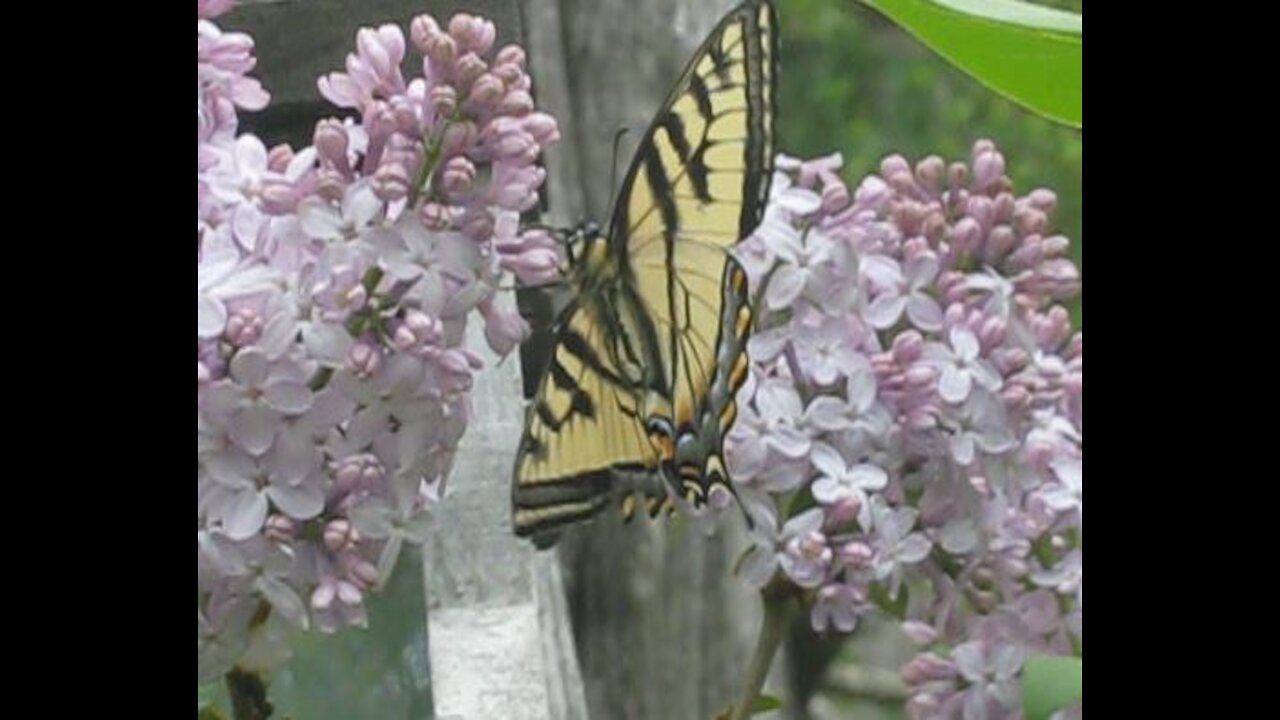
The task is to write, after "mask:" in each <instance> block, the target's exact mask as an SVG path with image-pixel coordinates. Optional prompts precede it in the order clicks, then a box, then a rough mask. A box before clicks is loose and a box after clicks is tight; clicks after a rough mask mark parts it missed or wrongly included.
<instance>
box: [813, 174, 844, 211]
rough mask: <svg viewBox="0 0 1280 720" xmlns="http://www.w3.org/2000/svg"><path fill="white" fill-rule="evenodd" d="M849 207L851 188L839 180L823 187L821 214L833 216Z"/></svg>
mask: <svg viewBox="0 0 1280 720" xmlns="http://www.w3.org/2000/svg"><path fill="white" fill-rule="evenodd" d="M848 205H849V187H848V186H847V185H845V184H844V183H843V182H840V181H839V180H838V179H837V181H836V182H830V183H827V184H825V185H823V186H822V206H821V208H820V210H821V212H824V213H828V214H833V213H837V212H839V211H840V210H842V209H844V208H845V207H847V206H848Z"/></svg>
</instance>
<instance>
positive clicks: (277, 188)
mask: <svg viewBox="0 0 1280 720" xmlns="http://www.w3.org/2000/svg"><path fill="white" fill-rule="evenodd" d="M301 199H302V198H301V197H300V193H298V192H297V191H296V190H295V189H294V187H293V183H291V182H288V181H287V180H283V179H277V178H266V179H264V180H263V181H262V187H261V189H260V191H259V194H258V200H259V206H260V207H261V208H262V211H263V212H265V213H266V214H268V215H274V216H280V215H288V214H289V213H292V212H293V211H294V210H295V209H296V208H297V207H298V201H299V200H301Z"/></svg>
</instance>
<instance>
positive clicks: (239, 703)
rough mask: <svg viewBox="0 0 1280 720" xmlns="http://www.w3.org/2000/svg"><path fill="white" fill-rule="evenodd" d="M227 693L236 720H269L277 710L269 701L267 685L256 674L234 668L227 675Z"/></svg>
mask: <svg viewBox="0 0 1280 720" xmlns="http://www.w3.org/2000/svg"><path fill="white" fill-rule="evenodd" d="M227 691H228V692H229V693H230V694H231V714H232V717H234V718H235V720H267V718H269V717H271V713H272V711H273V710H275V708H273V707H271V703H270V702H268V701H267V684H266V683H265V682H263V681H262V677H261V676H260V675H258V674H257V673H255V672H250V671H248V670H241V669H240V668H232V669H231V672H229V673H227Z"/></svg>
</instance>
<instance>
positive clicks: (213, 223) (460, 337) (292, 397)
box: [196, 0, 559, 679]
mask: <svg viewBox="0 0 1280 720" xmlns="http://www.w3.org/2000/svg"><path fill="white" fill-rule="evenodd" d="M230 5H231V2H229V1H228V0H199V20H198V24H197V31H198V32H197V50H198V52H197V56H198V72H197V78H198V86H199V93H198V94H199V102H198V105H199V117H198V133H197V155H198V163H197V213H196V214H197V236H198V241H197V260H196V264H197V284H198V303H197V320H198V323H197V365H198V368H197V370H198V372H197V384H196V405H197V417H196V435H197V471H196V475H197V486H198V490H197V499H198V503H197V515H198V521H199V524H198V530H197V568H198V571H197V575H198V586H199V607H198V632H197V635H198V644H199V676H200V678H201V679H206V678H211V677H215V676H217V675H218V674H220V673H222V672H224V671H226V670H227V669H228V668H229V667H230V666H231V665H232V664H239V665H240V666H242V667H246V668H250V669H252V668H265V667H269V666H271V665H272V664H275V663H276V662H278V661H279V660H281V659H282V658H283V657H285V656H286V655H287V642H286V640H287V639H288V637H289V634H290V633H291V632H293V631H294V629H295V628H308V627H311V626H315V627H319V628H320V629H322V630H326V631H327V630H332V629H335V628H337V627H339V626H341V625H344V624H356V625H359V624H363V623H364V621H365V609H364V597H365V594H366V593H367V592H369V591H370V590H374V589H376V588H377V587H378V586H379V585H380V584H381V583H382V582H383V581H384V580H385V579H386V577H387V575H388V574H389V572H390V571H391V568H392V567H393V566H394V563H395V559H396V557H397V555H398V552H399V549H400V547H401V546H402V543H403V542H406V541H408V542H420V541H421V540H422V539H423V537H424V530H425V527H426V525H425V520H426V513H427V511H428V509H429V507H430V506H431V504H432V503H433V502H434V501H435V500H436V499H437V497H438V495H439V493H440V492H441V489H442V483H443V481H444V479H445V478H446V477H447V475H448V473H449V470H450V467H451V465H452V462H453V457H454V453H455V450H456V448H457V444H458V440H459V438H460V436H461V435H462V433H463V431H464V429H465V428H466V425H467V420H468V417H469V416H470V405H469V403H470V399H469V390H470V388H471V384H472V374H473V373H474V372H475V371H476V370H477V369H478V368H479V367H480V365H481V362H480V358H479V356H478V355H477V354H476V353H474V352H473V351H472V350H471V349H469V348H468V347H466V346H465V344H464V336H465V328H466V323H467V321H468V318H469V317H470V316H471V314H472V311H475V310H478V311H479V313H480V315H481V316H482V318H483V320H484V322H485V336H486V338H487V340H488V342H489V344H490V345H491V346H492V347H493V349H494V350H495V351H497V352H500V353H505V352H508V351H509V350H510V349H511V348H513V347H514V346H516V345H517V344H518V343H519V341H520V340H521V339H522V337H523V336H524V334H525V333H526V332H527V326H526V325H525V324H524V322H523V321H522V320H521V319H520V317H519V315H518V314H516V313H515V311H514V310H506V309H503V308H500V307H499V305H498V303H496V302H495V294H496V292H497V289H498V286H499V282H500V280H501V279H502V278H504V277H510V275H509V273H514V274H516V275H517V276H519V277H520V278H522V279H524V280H527V281H531V282H536V281H539V280H541V279H544V278H546V277H548V276H550V275H553V274H554V273H555V272H557V270H558V267H559V258H558V255H557V253H556V246H555V244H554V243H553V241H552V240H551V239H550V238H549V237H547V236H546V234H545V233H541V232H537V231H530V232H524V233H522V232H520V230H519V227H518V225H519V223H518V220H519V214H520V213H521V212H522V211H524V210H527V209H529V208H530V207H532V206H533V204H534V203H535V201H536V198H537V190H538V187H539V186H540V185H541V184H542V182H543V179H544V172H543V170H542V169H541V168H539V167H538V166H537V164H536V160H537V157H538V155H539V153H540V152H541V151H542V149H543V148H544V147H546V146H547V145H548V144H550V143H552V142H555V141H556V140H557V139H558V130H557V127H556V122H555V120H554V119H553V118H551V117H550V116H549V115H546V114H545V113H540V112H537V111H536V109H535V108H534V105H533V101H532V98H531V96H530V79H529V76H528V74H527V73H526V71H525V55H524V52H523V50H521V49H520V48H519V47H516V46H507V47H504V48H501V49H498V50H497V51H496V52H494V41H495V31H494V26H493V24H492V23H490V22H488V21H486V20H483V19H481V18H477V17H472V16H469V15H464V14H459V15H455V16H454V17H453V18H452V20H450V22H449V23H448V27H447V28H445V29H442V28H441V27H440V26H439V25H438V24H437V23H436V21H435V20H433V19H432V18H431V17H430V16H426V15H423V16H419V17H417V18H415V19H414V20H413V22H412V25H411V27H410V33H409V37H410V40H411V42H412V43H413V45H414V46H415V47H416V48H417V49H418V50H419V51H421V52H422V54H423V55H424V56H425V59H424V60H423V61H422V64H421V68H422V73H421V76H420V77H414V78H413V79H411V80H408V81H406V79H405V78H404V77H403V75H402V72H401V65H402V61H403V60H404V56H405V50H406V44H405V37H404V35H403V34H402V33H401V31H400V29H399V28H397V27H395V26H392V25H384V26H382V27H379V28H377V29H363V30H361V31H360V32H359V34H358V35H357V38H356V51H355V52H354V53H352V54H350V55H349V56H348V58H347V63H346V72H336V73H331V74H329V75H327V76H326V77H324V78H321V79H320V81H319V87H320V92H321V93H322V94H323V95H324V96H325V97H326V98H328V99H329V100H330V101H332V102H333V103H334V104H336V105H338V106H339V107H342V108H349V109H352V110H354V111H356V113H358V116H359V117H358V119H347V120H341V121H340V120H324V121H322V122H320V123H319V124H318V125H317V126H316V130H315V135H314V139H313V145H312V146H311V147H307V148H305V149H302V150H294V149H292V148H290V147H288V146H280V147H275V148H271V149H269V150H268V149H267V148H266V147H265V146H264V145H263V143H262V141H261V140H259V139H258V138H257V137H254V136H253V135H249V134H240V135H237V112H238V111H241V110H256V109H260V108H262V107H264V106H265V105H266V104H267V101H268V99H269V98H268V95H267V93H266V92H265V91H264V90H263V88H262V86H261V85H260V84H259V83H258V81H256V80H254V79H252V78H250V77H248V76H247V73H248V72H249V71H250V70H252V68H253V67H254V63H255V59H254V57H253V41H252V39H251V38H249V37H248V36H247V35H244V34H241V33H224V32H222V31H221V30H220V29H219V28H218V27H217V26H216V25H215V24H214V23H213V22H211V21H210V18H212V17H214V16H216V15H218V14H220V13H222V12H225V11H226V10H227V9H228V8H229V6H230Z"/></svg>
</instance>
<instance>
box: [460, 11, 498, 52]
mask: <svg viewBox="0 0 1280 720" xmlns="http://www.w3.org/2000/svg"><path fill="white" fill-rule="evenodd" d="M449 35H450V36H452V37H453V39H454V40H456V41H457V43H458V47H460V48H464V49H466V50H470V51H472V52H474V53H477V54H480V55H483V54H484V53H487V52H489V49H490V48H492V47H493V41H494V38H495V37H496V36H497V32H496V30H495V28H494V26H493V23H491V22H489V21H487V20H485V19H484V18H479V17H475V16H474V15H468V14H466V13H458V14H457V15H454V16H453V17H452V18H450V20H449Z"/></svg>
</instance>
